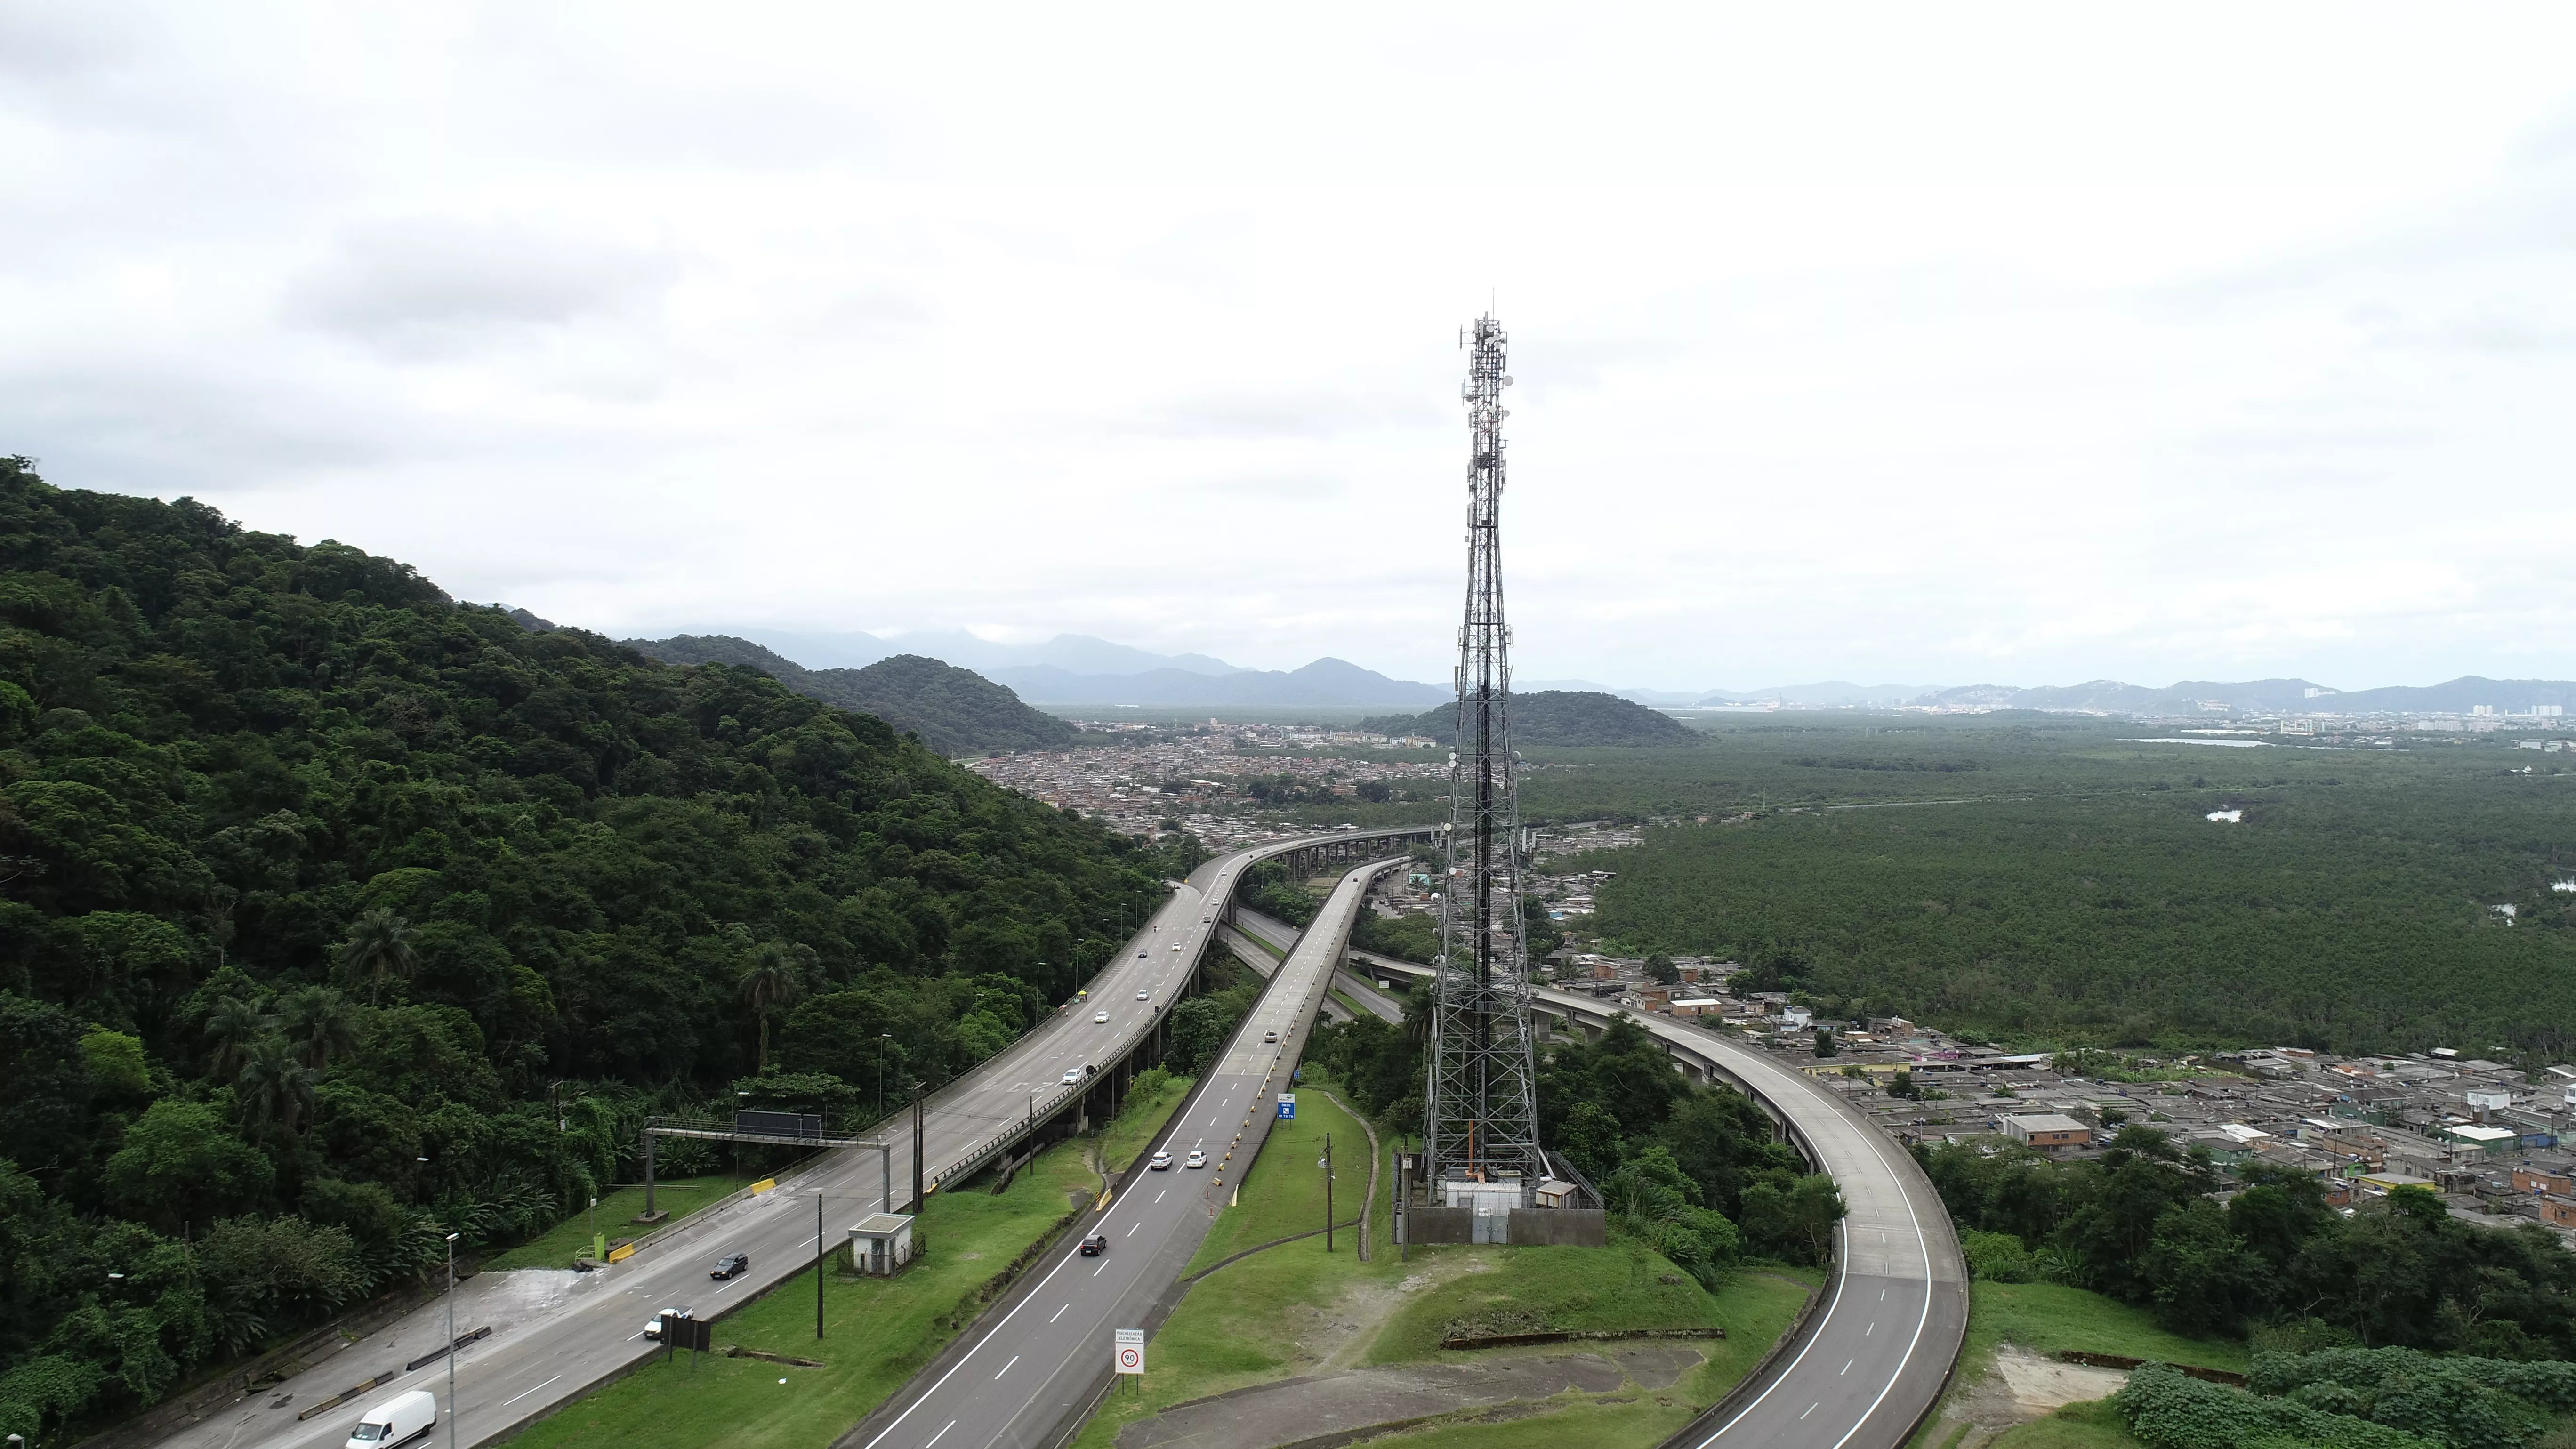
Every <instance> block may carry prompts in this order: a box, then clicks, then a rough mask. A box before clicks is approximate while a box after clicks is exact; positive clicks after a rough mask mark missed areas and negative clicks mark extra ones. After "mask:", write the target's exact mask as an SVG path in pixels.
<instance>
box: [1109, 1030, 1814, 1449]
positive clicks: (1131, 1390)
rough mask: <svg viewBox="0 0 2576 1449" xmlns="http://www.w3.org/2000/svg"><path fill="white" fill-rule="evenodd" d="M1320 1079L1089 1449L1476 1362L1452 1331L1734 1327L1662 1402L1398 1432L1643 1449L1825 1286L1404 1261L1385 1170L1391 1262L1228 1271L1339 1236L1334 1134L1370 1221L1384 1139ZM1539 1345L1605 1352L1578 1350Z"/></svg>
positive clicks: (1650, 1264)
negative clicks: (1122, 1437) (1213, 1414)
mask: <svg viewBox="0 0 2576 1449" xmlns="http://www.w3.org/2000/svg"><path fill="white" fill-rule="evenodd" d="M1306 1075H1307V1080H1306V1082H1305V1084H1303V1085H1301V1086H1299V1087H1297V1088H1296V1089H1295V1090H1296V1093H1297V1116H1296V1118H1295V1119H1294V1120H1293V1121H1288V1122H1274V1123H1273V1124H1272V1126H1271V1133H1270V1137H1269V1140H1268V1141H1267V1142H1265V1143H1264V1144H1263V1146H1262V1149H1261V1155H1260V1157H1259V1158H1258V1160H1256V1161H1255V1162H1254V1163H1253V1165H1252V1168H1251V1170H1250V1172H1248V1173H1247V1174H1246V1175H1245V1176H1244V1177H1243V1179H1242V1181H1241V1184H1240V1195H1239V1197H1237V1196H1235V1195H1234V1194H1233V1193H1231V1192H1230V1191H1229V1189H1227V1188H1214V1187H1211V1188H1210V1189H1209V1190H1208V1195H1209V1197H1210V1199H1211V1201H1210V1203H1209V1205H1208V1211H1209V1212H1210V1214H1211V1215H1212V1216H1213V1217H1214V1219H1215V1221H1214V1223H1213V1225H1212V1226H1211V1228H1210V1231H1209V1233H1208V1237H1207V1241H1206V1243H1205V1244H1204V1245H1202V1246H1201V1248H1200V1250H1199V1252H1198V1255H1197V1256H1196V1258H1195V1259H1193V1260H1192V1262H1191V1264H1190V1267H1189V1270H1188V1271H1190V1272H1192V1273H1201V1272H1205V1273H1207V1276H1206V1277H1204V1278H1202V1279H1200V1280H1198V1281H1197V1282H1196V1283H1195V1284H1193V1285H1192V1286H1191V1288H1190V1289H1189V1292H1188V1294H1187V1296H1186V1297H1184V1298H1183V1299H1182V1300H1181V1303H1180V1306H1179V1307H1178V1308H1177V1309H1176V1310H1175V1311H1174V1312H1173V1314H1172V1316H1171V1318H1170V1319H1169V1320H1168V1321H1166V1322H1165V1323H1164V1324H1163V1326H1162V1328H1161V1329H1160V1330H1159V1331H1157V1332H1156V1333H1155V1335H1154V1338H1153V1341H1152V1343H1151V1345H1150V1348H1149V1352H1148V1354H1147V1362H1148V1365H1149V1367H1150V1369H1151V1372H1149V1373H1148V1374H1146V1375H1145V1381H1144V1383H1143V1385H1142V1386H1141V1388H1137V1387H1134V1386H1126V1387H1127V1391H1126V1392H1123V1393H1119V1394H1114V1395H1112V1396H1111V1397H1110V1398H1109V1399H1108V1400H1107V1401H1106V1402H1105V1403H1104V1404H1103V1406H1102V1408H1101V1411H1100V1412H1099V1413H1097V1414H1095V1415H1094V1416H1093V1417H1092V1419H1091V1421H1090V1422H1089V1423H1087V1424H1085V1425H1084V1426H1083V1429H1082V1432H1081V1434H1080V1436H1079V1437H1078V1438H1077V1439H1076V1440H1075V1442H1074V1449H1113V1446H1114V1445H1115V1443H1116V1440H1117V1435H1118V1433H1119V1431H1120V1430H1121V1429H1123V1428H1125V1427H1126V1426H1127V1425H1129V1424H1132V1423H1135V1422H1136V1421H1137V1420H1139V1419H1142V1418H1145V1417H1148V1416H1150V1415H1152V1414H1155V1413H1159V1412H1161V1411H1162V1410H1164V1409H1167V1408H1170V1407H1172V1406H1174V1405H1177V1404H1182V1403H1186V1402H1189V1401H1191V1400H1195V1399H1201V1398H1205V1397H1207V1396H1209V1395H1212V1394H1220V1393H1225V1392H1228V1391H1230V1390H1235V1389H1242V1388H1247V1387H1250V1386H1253V1385H1257V1384H1263V1383H1272V1382H1277V1381H1280V1380H1283V1379H1288V1378H1294V1377H1301V1376H1309V1375H1317V1374H1325V1373H1332V1372H1336V1371H1339V1370H1342V1369H1359V1368H1368V1367H1373V1366H1391V1365H1402V1364H1407V1363H1416V1362H1426V1361H1434V1360H1437V1361H1445V1362H1462V1361H1469V1360H1472V1359H1474V1358H1476V1357H1477V1356H1478V1355H1477V1354H1476V1353H1460V1352H1457V1351H1453V1350H1444V1349H1441V1348H1440V1347H1439V1346H1438V1343H1439V1340H1440V1338H1441V1337H1442V1335H1443V1333H1444V1332H1445V1331H1446V1330H1447V1329H1448V1328H1449V1326H1450V1325H1451V1324H1452V1323H1458V1322H1467V1321H1477V1322H1492V1321H1496V1320H1498V1319H1502V1318H1509V1319H1510V1320H1512V1321H1513V1322H1515V1323H1521V1324H1534V1325H1544V1327H1546V1328H1547V1329H1550V1330H1565V1331H1584V1330H1590V1329H1596V1328H1620V1329H1624V1328H1698V1327H1711V1326H1723V1327H1724V1328H1726V1330H1727V1333H1728V1336H1727V1337H1726V1338H1723V1339H1712V1340H1699V1341H1695V1342H1692V1343H1691V1344H1690V1345H1689V1347H1691V1348H1692V1349H1694V1350H1697V1351H1700V1352H1702V1353H1705V1354H1706V1355H1707V1361H1706V1362H1704V1363H1703V1364H1701V1365H1700V1366H1699V1367H1698V1368H1696V1369H1694V1370H1691V1371H1690V1372H1688V1373H1686V1374H1685V1375H1684V1376H1683V1377H1682V1379H1681V1381H1680V1382H1679V1383H1677V1384H1675V1385H1674V1386H1673V1387H1672V1388H1670V1389H1668V1390H1664V1391H1661V1392H1659V1393H1646V1394H1642V1395H1640V1394H1634V1393H1630V1394H1610V1395H1583V1394H1569V1395H1565V1396H1561V1397H1562V1402H1561V1403H1560V1404H1559V1405H1558V1406H1557V1407H1554V1408H1551V1409H1549V1410H1547V1411H1544V1412H1541V1413H1539V1414H1536V1415H1534V1416H1532V1417H1530V1418H1527V1419H1521V1420H1516V1421H1513V1422H1511V1423H1503V1424H1478V1425H1472V1426H1470V1425H1465V1424H1444V1423H1434V1424H1430V1425H1425V1426H1423V1427H1421V1428H1418V1429H1415V1430H1411V1431H1408V1432H1404V1433H1402V1434H1399V1435H1394V1436H1388V1437H1391V1438H1398V1439H1401V1440H1402V1441H1403V1442H1404V1443H1405V1444H1406V1445H1407V1446H1408V1449H1410V1446H1412V1445H1415V1444H1431V1443H1436V1442H1440V1441H1441V1440H1443V1439H1444V1438H1455V1439H1456V1440H1457V1441H1458V1443H1459V1444H1460V1445H1461V1446H1462V1449H1463V1446H1466V1445H1468V1444H1471V1443H1472V1444H1474V1445H1476V1446H1479V1449H1481V1446H1486V1445H1492V1444H1496V1443H1513V1444H1517V1443H1522V1442H1526V1443H1528V1444H1530V1445H1532V1446H1536V1445H1539V1444H1542V1443H1545V1444H1548V1445H1551V1446H1552V1445H1556V1444H1562V1443H1567V1442H1572V1443H1581V1444H1587V1445H1592V1444H1600V1445H1635V1446H1640V1449H1642V1446H1646V1445H1651V1444H1654V1443H1657V1442H1659V1441H1661V1440H1662V1439H1664V1438H1665V1437H1668V1436H1669V1435H1670V1434H1671V1433H1672V1432H1673V1431H1674V1430H1675V1429H1678V1428H1679V1427H1681V1425H1682V1424H1684V1423H1686V1422H1688V1421H1689V1419H1690V1417H1691V1416H1692V1415H1693V1414H1694V1413H1696V1412H1697V1411H1698V1409H1699V1408H1700V1407H1703V1406H1705V1405H1706V1404H1708V1403H1711V1402H1714V1401H1715V1400H1716V1398H1717V1397H1718V1396H1720V1395H1722V1394H1723V1393H1724V1392H1725V1391H1726V1389H1727V1388H1729V1387H1731V1386H1732V1385H1733V1384H1734V1383H1735V1382H1736V1381H1738V1380H1739V1379H1741V1378H1742V1377H1743V1376H1744V1374H1745V1373H1747V1372H1748V1371H1750V1370H1751V1368H1752V1366H1753V1365H1754V1364H1755V1363H1756V1362H1758V1361H1759V1360H1760V1359H1761V1357H1762V1356H1763V1354H1765V1353H1767V1352H1768V1351H1769V1350H1770V1347H1771V1344H1772V1343H1773V1342H1774V1341H1775V1340H1776V1339H1777V1338H1778V1337H1779V1335H1780V1333H1781V1331H1782V1330H1783V1329H1785V1328H1786V1327H1787V1326H1788V1324H1789V1322H1790V1320H1791V1319H1792V1318H1793V1317H1795V1316H1796V1313H1797V1310H1798V1307H1799V1305H1801V1304H1802V1303H1804V1302H1805V1301H1806V1294H1807V1285H1808V1284H1810V1283H1812V1282H1814V1281H1817V1279H1818V1277H1819V1275H1817V1274H1815V1273H1813V1272H1811V1271H1807V1270H1777V1271H1773V1270H1760V1271H1747V1272H1744V1273H1740V1274H1738V1275H1737V1276H1736V1277H1735V1279H1734V1280H1733V1281H1731V1282H1729V1283H1728V1284H1726V1285H1725V1287H1724V1288H1722V1289H1721V1290H1720V1291H1719V1292H1717V1293H1709V1292H1706V1291H1704V1290H1703V1289H1701V1287H1700V1286H1699V1284H1698V1283H1697V1282H1695V1281H1693V1280H1692V1279H1691V1278H1690V1277H1688V1276H1687V1275H1685V1274H1683V1273H1682V1272H1681V1270H1680V1269H1678V1268H1676V1267H1674V1266H1673V1265H1672V1264H1671V1263H1669V1262H1667V1261H1665V1260H1664V1259H1663V1258H1662V1257H1660V1256H1658V1255H1657V1254H1655V1253H1654V1252H1652V1251H1651V1250H1650V1249H1648V1248H1646V1247H1645V1246H1643V1245H1642V1244H1639V1243H1635V1242H1629V1241H1622V1242H1615V1243H1613V1244H1612V1246H1610V1247H1608V1248H1600V1249H1583V1248H1513V1247H1494V1246H1485V1247H1463V1246H1462V1247H1417V1248H1413V1249H1411V1250H1410V1252H1409V1254H1407V1255H1406V1256H1405V1257H1404V1258H1399V1256H1398V1254H1397V1251H1396V1248H1395V1244H1394V1240H1393V1233H1392V1231H1391V1223H1390V1219H1389V1216H1388V1214H1389V1210H1390V1208H1391V1206H1392V1199H1393V1189H1394V1183H1393V1180H1392V1173H1391V1171H1389V1170H1387V1169H1386V1168H1385V1167H1384V1166H1383V1165H1381V1168H1380V1171H1379V1173H1378V1188H1377V1196H1376V1198H1375V1201H1374V1203H1373V1208H1374V1211H1373V1213H1372V1217H1373V1219H1374V1221H1373V1222H1372V1223H1371V1231H1370V1249H1371V1253H1372V1257H1373V1261H1371V1262H1368V1263H1362V1262H1360V1261H1359V1257H1358V1254H1357V1253H1356V1252H1355V1251H1354V1249H1355V1246H1356V1244H1355V1243H1354V1238H1355V1236H1356V1234H1357V1229H1355V1228H1354V1229H1349V1230H1337V1231H1336V1232H1335V1233H1334V1235H1333V1251H1330V1252H1327V1251H1326V1249H1325V1244H1324V1239H1323V1237H1322V1236H1320V1235H1318V1236H1313V1237H1306V1238H1300V1239H1298V1240H1296V1241H1294V1242H1288V1243H1281V1244H1278V1245H1277V1246H1274V1247H1267V1248H1262V1249H1261V1250H1260V1251H1258V1252H1255V1253H1253V1254H1252V1255H1251V1256H1249V1257H1246V1258H1243V1259H1241V1260H1240V1261H1237V1262H1232V1263H1226V1265H1225V1266H1224V1267H1221V1268H1220V1267H1216V1266H1215V1265H1217V1264H1219V1263H1225V1260H1226V1259H1228V1258H1230V1257H1233V1256H1234V1255H1235V1254H1238V1253H1241V1252H1244V1251H1245V1250H1247V1249H1251V1248H1255V1247H1257V1246H1259V1245H1261V1244H1264V1243H1270V1242H1272V1241H1274V1240H1276V1239H1279V1238H1285V1237H1289V1236H1291V1235H1293V1234H1298V1233H1306V1232H1311V1231H1313V1230H1314V1229H1317V1228H1320V1227H1322V1226H1323V1222H1324V1173H1323V1170H1322V1169H1321V1168H1320V1167H1319V1166H1318V1165H1317V1164H1318V1161H1319V1159H1320V1158H1321V1157H1322V1155H1323V1139H1324V1137H1325V1134H1327V1133H1330V1134H1331V1137H1332V1141H1333V1157H1334V1169H1335V1171H1334V1177H1335V1181H1334V1183H1333V1188H1334V1197H1333V1207H1334V1214H1333V1216H1334V1217H1335V1219H1337V1220H1347V1219H1350V1218H1355V1217H1357V1216H1358V1215H1359V1201H1360V1198H1361V1197H1362V1195H1363V1194H1364V1193H1365V1192H1366V1190H1367V1187H1368V1177H1369V1163H1368V1155H1369V1147H1368V1137H1367V1134H1366V1133H1365V1131H1364V1130H1363V1129H1362V1128H1361V1126H1360V1124H1359V1122H1358V1121H1357V1120H1356V1119H1354V1118H1353V1117H1352V1116H1350V1114H1348V1113H1347V1112H1345V1111H1343V1110H1342V1108H1341V1107H1340V1106H1338V1105H1337V1104H1335V1103H1334V1102H1333V1101H1332V1099H1331V1098H1329V1097H1327V1096H1326V1095H1325V1092H1326V1091H1327V1090H1329V1089H1330V1083H1329V1081H1328V1080H1325V1079H1321V1078H1319V1077H1318V1075H1317V1074H1316V1073H1315V1072H1314V1070H1313V1069H1312V1068H1311V1067H1310V1068H1309V1069H1308V1071H1307V1074H1306ZM1231 1187H1232V1184H1229V1188H1231ZM1229 1204H1231V1205H1229ZM1210 1270H1213V1271H1210ZM1527 1351H1531V1350H1510V1349H1505V1350H1491V1352H1497V1353H1513V1352H1527ZM1536 1351H1539V1352H1575V1353H1580V1352H1587V1351H1589V1349H1588V1348H1587V1346H1585V1345H1581V1344H1576V1345H1570V1346H1567V1347H1562V1348H1552V1349H1545V1350H1536ZM1372 1442H1384V1440H1383V1439H1381V1440H1372Z"/></svg>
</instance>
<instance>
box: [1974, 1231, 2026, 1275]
mask: <svg viewBox="0 0 2576 1449" xmlns="http://www.w3.org/2000/svg"><path fill="white" fill-rule="evenodd" d="M1959 1251H1960V1252H1961V1253H1963V1254H1965V1255H1966V1257H1967V1259H1968V1273H1969V1275H1970V1276H1971V1277H1974V1278H1978V1279H1981V1280H1983V1281H1985V1282H1988V1283H2033V1282H2037V1281H2038V1279H2039V1269H2038V1265H2037V1264H2036V1263H2034V1262H2033V1261H2032V1260H2031V1255H2030V1249H2028V1248H2025V1247H2023V1246H2022V1244H2021V1239H2019V1238H2016V1237H2014V1236H2013V1235H2012V1234H2010V1233H1983V1232H1979V1231H1977V1230H1976V1229H1975V1228H1967V1229H1963V1230H1961V1232H1960V1234H1959Z"/></svg>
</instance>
